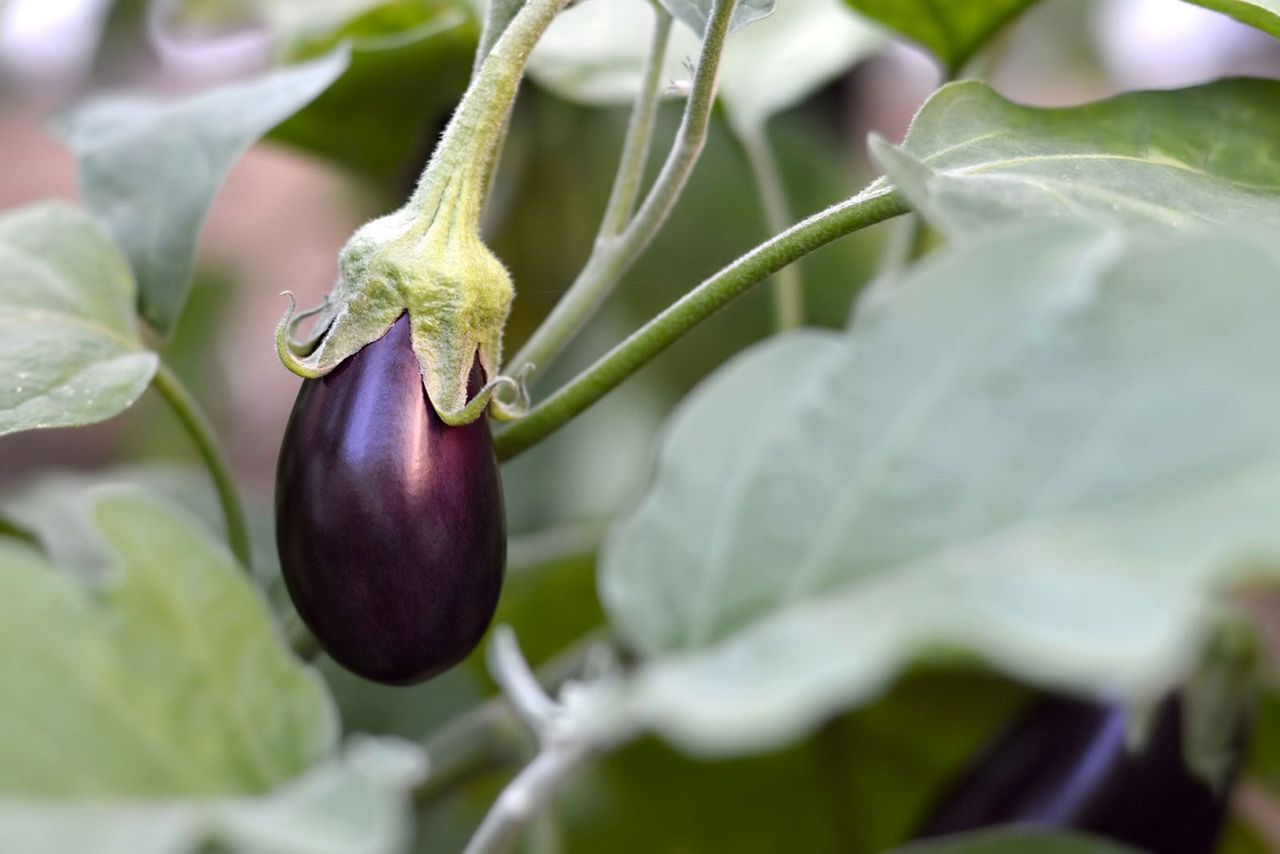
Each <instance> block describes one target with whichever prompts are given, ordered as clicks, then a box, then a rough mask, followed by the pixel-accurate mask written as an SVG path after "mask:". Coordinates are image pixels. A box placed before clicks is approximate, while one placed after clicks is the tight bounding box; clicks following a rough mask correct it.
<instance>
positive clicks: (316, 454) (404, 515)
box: [276, 315, 506, 685]
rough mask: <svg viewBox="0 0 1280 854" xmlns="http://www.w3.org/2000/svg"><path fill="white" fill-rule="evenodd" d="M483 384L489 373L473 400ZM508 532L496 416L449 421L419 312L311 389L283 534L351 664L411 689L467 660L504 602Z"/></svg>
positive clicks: (328, 645)
mask: <svg viewBox="0 0 1280 854" xmlns="http://www.w3.org/2000/svg"><path fill="white" fill-rule="evenodd" d="M484 380H485V377H484V373H483V370H482V369H481V368H480V366H479V364H478V363H477V364H476V366H475V367H474V368H473V369H472V374H471V378H470V384H471V393H473V394H474V393H475V392H476V391H477V390H478V389H479V388H480V386H482V385H483V384H484ZM505 524H506V523H505V518H504V511H503V503H502V482H501V480H500V478H499V474H498V461H497V458H496V457H495V456H494V452H493V443H492V438H491V436H490V433H489V425H488V423H487V420H486V419H485V417H484V416H481V418H480V419H479V420H477V421H474V422H472V423H470V424H467V425H465V426H462V427H450V426H447V425H446V424H445V423H444V422H443V421H441V420H440V417H439V416H438V415H437V414H436V411H435V409H434V408H433V407H432V405H431V401H430V400H429V399H428V397H427V393H426V389H425V388H424V386H423V382H422V375H421V373H420V368H419V365H418V359H417V356H416V355H415V353H414V351H413V348H412V346H411V343H410V335H409V318H408V315H402V316H401V317H400V319H399V320H397V321H396V323H395V325H393V326H392V327H391V329H390V330H389V331H388V332H387V333H386V334H385V335H384V336H383V337H382V338H380V339H379V340H377V341H374V342H373V343H371V344H368V345H366V346H365V347H364V348H363V349H361V350H360V351H359V352H357V353H356V354H355V355H354V356H352V357H350V358H349V359H347V360H346V361H344V362H343V363H342V364H340V365H339V366H338V367H337V368H335V369H334V370H333V371H332V372H331V373H329V374H327V375H325V376H324V377H321V378H319V379H311V380H306V381H304V383H303V385H302V389H301V391H300V392H299V393H298V399H297V402H296V403H295V404H294V407H293V414H292V415H291V416H290V418H289V426H288V428H287V429H286V431H285V436H284V443H283V445H282V447H281V449H280V461H279V465H278V469H277V478H276V538H277V546H278V548H279V553H280V565H281V568H282V570H283V574H284V580H285V584H286V585H287V587H288V589H289V595H290V596H291V597H292V598H293V602H294V605H296V606H297V609H298V614H299V615H300V616H301V617H302V619H303V621H304V622H305V623H306V624H307V626H309V627H310V629H311V631H312V632H313V633H314V634H315V636H316V638H317V639H318V640H319V642H320V645H321V646H322V647H323V648H324V650H325V651H326V652H327V653H328V654H329V655H330V656H332V657H333V659H334V660H335V661H337V662H338V663H339V664H341V665H343V666H344V667H346V668H347V669H349V670H351V671H353V672H355V673H357V674H359V675H361V676H363V677H365V678H367V679H372V680H375V681H378V682H385V683H388V684H393V685H404V684H410V683H413V682H420V681H422V680H424V679H428V678H430V677H431V676H433V675H435V674H437V673H440V672H441V671H443V670H445V669H447V668H449V667H451V666H453V665H454V664H457V663H458V662H459V661H461V660H462V659H463V658H465V657H466V656H467V654H468V653H470V652H471V651H472V650H473V649H474V648H475V647H476V645H477V644H478V643H479V642H480V638H481V637H482V636H483V635H484V633H485V630H486V629H487V628H488V626H489V622H490V620H492V618H493V612H494V608H495V607H496V606H497V602H498V593H499V590H500V588H501V586H502V576H503V571H504V567H505V563H506V530H505Z"/></svg>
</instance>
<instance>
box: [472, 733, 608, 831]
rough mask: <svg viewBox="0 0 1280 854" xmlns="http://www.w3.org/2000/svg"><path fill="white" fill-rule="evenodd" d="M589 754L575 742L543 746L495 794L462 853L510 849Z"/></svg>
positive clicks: (586, 748) (587, 750) (588, 750)
mask: <svg viewBox="0 0 1280 854" xmlns="http://www.w3.org/2000/svg"><path fill="white" fill-rule="evenodd" d="M592 755H593V751H592V750H591V748H590V747H588V746H587V745H585V744H581V743H578V742H563V743H553V744H551V745H548V746H547V747H545V748H543V749H542V751H540V752H539V753H538V755H537V756H535V757H534V759H533V761H532V762H530V763H529V764H528V765H526V766H525V767H524V768H522V769H521V770H520V773H519V774H517V775H516V776H515V779H514V780H512V781H511V782H510V783H508V784H507V787H506V788H505V789H503V790H502V793H501V794H500V795H498V800H497V801H495V802H494V804H493V807H492V808H490V810H489V813H488V815H486V816H485V817H484V821H482V822H481V823H480V827H479V828H478V829H477V830H476V832H475V835H474V836H472V837H471V841H470V842H468V843H467V847H466V849H465V851H464V854H505V852H508V851H510V850H512V848H514V847H515V844H516V842H518V841H519V839H520V835H521V834H522V833H523V831H524V829H525V828H526V827H527V826H528V824H529V822H530V821H532V820H533V819H535V818H537V817H538V816H539V815H541V814H542V812H543V810H545V809H546V808H547V806H548V804H550V802H551V799H552V798H553V797H554V796H555V795H556V794H557V793H558V792H559V791H560V789H561V788H562V787H563V786H564V784H565V783H566V782H567V781H568V780H569V778H570V777H572V776H573V773H574V772H575V771H577V770H578V769H579V768H580V767H581V766H582V765H583V764H584V763H585V762H586V761H587V760H588V759H590V758H591V756H592Z"/></svg>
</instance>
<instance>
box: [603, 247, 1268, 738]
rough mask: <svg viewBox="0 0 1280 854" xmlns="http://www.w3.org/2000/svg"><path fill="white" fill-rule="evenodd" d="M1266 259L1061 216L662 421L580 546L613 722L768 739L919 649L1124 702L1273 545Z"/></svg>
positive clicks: (677, 734)
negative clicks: (650, 457)
mask: <svg viewBox="0 0 1280 854" xmlns="http://www.w3.org/2000/svg"><path fill="white" fill-rule="evenodd" d="M1278 281H1280V261H1278V260H1277V258H1276V256H1275V255H1273V254H1271V253H1269V252H1267V251H1265V250H1264V249H1262V248H1259V247H1258V246H1257V245H1256V244H1254V243H1251V242H1249V241H1247V240H1244V239H1240V238H1227V237H1219V236H1196V237H1192V236H1186V235H1183V236H1179V237H1177V238H1171V237H1155V236H1151V235H1147V236H1138V237H1125V236H1122V235H1121V234H1119V233H1115V232H1105V231H1098V230H1094V229H1092V228H1087V227H1084V226H1069V225H1067V224H1063V223H1052V224H1049V225H1041V226H1037V227H1035V228H1031V229H1017V230H1015V231H1004V232H1000V233H998V234H995V235H992V236H989V237H987V238H985V239H982V240H978V241H974V242H970V243H965V244H961V245H959V246H957V247H956V248H954V249H952V250H948V251H945V252H943V253H941V254H939V255H938V256H936V258H934V259H932V260H931V261H929V262H926V263H925V264H924V265H923V266H922V267H921V268H920V269H919V270H918V271H917V272H915V273H914V274H912V275H909V276H907V277H905V278H904V279H902V280H900V281H897V282H894V283H890V284H886V285H884V286H882V287H881V288H879V289H878V290H876V291H873V292H872V293H871V294H869V295H868V297H867V298H865V299H864V305H863V308H862V311H861V312H860V313H859V315H858V318H857V320H856V321H855V323H854V325H853V327H852V329H851V330H850V331H849V333H848V334H847V335H835V334H819V333H813V332H810V333H804V334H796V335H790V336H786V337H782V338H778V339H775V340H773V341H771V342H769V343H767V344H765V345H764V346H761V347H758V348H756V349H755V350H753V351H750V352H749V353H748V354H747V355H745V356H743V357H741V358H739V359H738V360H736V361H735V362H734V363H733V364H732V365H731V366H730V367H728V368H727V369H725V370H723V371H722V372H721V373H720V374H718V375H717V376H716V377H715V378H714V379H713V380H712V381H710V382H709V383H707V384H706V385H705V386H704V387H703V388H702V389H701V390H700V391H699V392H698V393H696V394H695V395H694V397H693V398H691V399H690V400H689V402H687V403H686V404H685V405H684V407H683V409H682V411H681V412H680V414H679V416H678V417H677V418H676V419H675V420H674V422H673V423H672V424H671V425H670V428H669V432H668V434H667V437H666V441H665V442H664V444H663V447H662V451H661V456H660V462H659V467H658V472H657V476H656V480H655V483H654V485H653V487H652V488H651V490H650V491H649V493H648V495H647V496H646V497H645V499H644V501H643V502H642V503H641V504H640V506H639V507H638V509H637V510H636V511H635V512H634V514H633V515H632V516H631V517H630V518H629V519H628V520H626V521H625V523H624V524H622V525H621V527H619V528H618V529H617V530H616V531H615V532H614V535H613V537H612V538H611V540H610V541H609V543H608V544H607V548H606V550H605V553H604V555H603V556H602V566H601V577H600V586H601V594H602V597H603V599H604V602H605V605H606V608H607V610H608V612H609V614H610V617H611V619H612V620H613V622H614V624H615V626H616V628H617V629H618V630H619V632H620V633H621V634H622V636H623V637H624V638H625V639H627V640H628V641H629V643H630V644H631V645H632V646H633V647H634V648H635V649H636V651H637V652H638V653H639V654H640V655H641V656H642V657H643V659H644V660H645V661H644V664H643V665H642V666H641V667H640V668H639V669H638V671H637V672H636V674H635V676H634V678H633V679H632V680H631V682H630V683H629V684H628V686H627V687H626V688H625V689H624V692H625V693H626V694H627V695H628V696H627V699H626V700H625V701H624V705H625V706H628V707H629V714H631V715H632V716H633V717H632V720H633V722H634V723H638V724H639V725H641V726H649V727H654V728H657V729H658V730H660V731H661V732H663V733H665V734H666V735H667V736H669V737H671V738H673V739H676V740H677V741H679V742H680V743H681V744H683V745H685V746H686V747H688V748H689V749H692V750H697V751H703V752H734V751H742V750H753V749H761V748H762V747H764V746H767V745H771V744H777V743H781V742H785V741H787V740H790V739H792V738H794V737H795V736H797V735H798V734H800V733H802V732H804V731H806V730H808V729H809V728H811V727H812V726H814V725H815V724H816V723H817V722H818V721H820V720H822V719H823V718H824V717H826V716H827V715H829V714H830V713H831V712H832V711H834V710H836V709H839V708H843V707H847V706H850V705H855V704H859V703H863V702H866V701H867V700H869V699H870V698H872V697H874V696H876V695H877V694H878V693H880V692H881V691H882V690H883V689H884V687H885V686H886V685H887V684H889V683H890V682H891V681H892V680H893V679H894V678H895V677H896V676H897V674H898V673H899V672H900V670H901V669H902V667H903V666H904V665H905V664H907V663H908V662H910V661H911V660H913V659H916V658H918V657H920V656H923V655H928V654H929V653H930V652H932V651H935V650H938V649H940V648H942V649H956V650H961V651H964V652H965V653H968V654H972V655H975V656H978V657H980V658H982V659H984V660H986V661H987V662H989V663H990V664H992V665H993V666H995V667H997V668H998V669H1001V670H1003V671H1005V672H1007V673H1010V674H1012V675H1014V676H1016V677H1018V678H1021V679H1025V680H1029V681H1032V682H1035V683H1039V684H1043V685H1047V686H1052V687H1056V688H1060V689H1065V690H1071V691H1076V692H1081V693H1086V694H1094V695H1107V696H1119V697H1126V698H1129V699H1132V700H1134V701H1144V700H1150V699H1152V698H1154V697H1156V696H1158V695H1159V694H1160V693H1161V692H1163V691H1165V690H1167V688H1168V687H1169V685H1170V684H1171V683H1172V682H1173V681H1174V680H1176V679H1177V678H1179V677H1180V676H1181V675H1182V674H1183V673H1184V672H1185V670H1186V668H1187V667H1188V665H1189V662H1190V661H1191V659H1192V658H1193V657H1194V655H1195V654H1196V652H1197V650H1198V647H1199V644H1200V642H1201V638H1202V635H1203V632H1204V631H1205V630H1206V628H1207V623H1206V621H1207V620H1208V618H1209V615H1210V612H1211V611H1212V608H1213V607H1214V606H1215V605H1216V604H1217V600H1216V598H1215V597H1214V596H1213V595H1212V593H1213V591H1215V590H1216V589H1217V588H1218V587H1219V586H1220V585H1222V584H1224V583H1226V581H1227V580H1229V579H1230V578H1232V577H1233V576H1234V574H1236V573H1238V572H1239V571H1241V570H1242V568H1253V569H1258V570H1262V569H1266V570H1271V569H1273V568H1274V567H1275V566H1277V565H1278V564H1280V560H1278V559H1280V528H1278V527H1277V526H1276V525H1275V524H1274V519H1275V517H1276V514H1277V513H1280V453H1278V452H1277V451H1278V449H1277V446H1276V445H1277V436H1280V382H1277V376H1276V368H1275V365H1276V364H1277V363H1280V336H1276V335H1275V326H1276V323H1277V322H1278V321H1280V288H1277V287H1276V283H1277V282H1278Z"/></svg>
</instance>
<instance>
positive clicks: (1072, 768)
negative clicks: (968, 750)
mask: <svg viewBox="0 0 1280 854" xmlns="http://www.w3.org/2000/svg"><path fill="white" fill-rule="evenodd" d="M1126 725H1127V721H1126V711H1125V709H1124V708H1123V707H1122V706H1118V705H1099V704H1094V703H1087V702H1080V701H1076V700H1072V699H1067V698H1059V697H1051V698H1048V699H1045V700H1041V701H1039V702H1038V703H1036V704H1035V705H1033V706H1032V708H1031V709H1030V710H1029V711H1028V713H1027V714H1025V715H1024V716H1023V717H1021V718H1020V719H1018V720H1017V721H1016V722H1015V723H1014V724H1013V725H1012V726H1011V727H1010V728H1009V729H1007V730H1005V731H1004V732H1003V733H1001V734H1000V735H999V736H998V737H997V738H996V740H995V741H994V742H993V743H992V744H991V745H989V746H988V747H987V748H986V749H985V750H984V751H983V752H982V754H981V755H980V756H979V758H978V759H977V761H976V762H975V763H974V764H973V765H972V766H971V767H970V769H969V770H968V771H966V772H965V773H964V774H962V775H961V777H960V779H959V780H958V781H956V783H955V784H954V786H952V787H951V789H950V790H949V791H947V792H945V793H944V795H943V797H942V799H941V805H940V806H939V807H938V808H936V809H935V810H934V811H933V813H932V814H931V815H930V816H929V818H928V819H927V820H926V822H925V823H924V826H923V828H922V830H921V833H920V836H925V837H929V836H942V835H947V834H952V833H961V832H964V831H971V830H977V829H979V828H983V827H989V826H992V825H1000V824H1021V825H1031V826H1038V827H1044V828H1054V829H1061V830H1077V831H1082V832H1085V833H1092V834H1096V835H1099V836H1105V837H1109V838H1111V839H1112V840H1115V841H1116V842H1120V843H1122V844H1125V845H1129V846H1132V847H1136V848H1138V849H1141V850H1144V851H1154V852H1157V854H1209V852H1212V851H1213V850H1214V847H1215V845H1216V843H1217V839H1218V836H1219V834H1220V833H1221V831H1222V826H1223V822H1224V820H1225V817H1226V810H1227V802H1228V795H1229V791H1230V786H1229V785H1226V786H1223V787H1222V790H1220V791H1215V789H1214V788H1212V787H1211V786H1209V785H1207V784H1206V783H1205V782H1203V781H1202V780H1200V779H1199V778H1198V777H1195V776H1193V775H1192V774H1191V773H1190V772H1189V771H1188V770H1187V768H1186V767H1185V765H1184V763H1183V759H1182V755H1183V754H1182V745H1183V739H1182V712H1181V708H1180V703H1179V701H1178V700H1177V699H1176V698H1169V699H1166V700H1164V701H1163V702H1162V703H1161V705H1160V706H1159V707H1158V709H1157V712H1156V716H1155V718H1154V720H1153V721H1152V726H1151V731H1150V732H1149V733H1148V739H1147V741H1146V743H1145V744H1143V746H1142V747H1141V748H1140V749H1139V750H1137V751H1131V750H1129V749H1128V747H1127V746H1126V741H1125V738H1126ZM1242 731H1243V727H1241V732H1242ZM1237 741H1239V739H1237ZM1235 755H1236V756H1237V757H1238V756H1239V754H1235ZM1233 775H1234V771H1233Z"/></svg>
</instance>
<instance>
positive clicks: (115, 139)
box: [54, 50, 347, 333]
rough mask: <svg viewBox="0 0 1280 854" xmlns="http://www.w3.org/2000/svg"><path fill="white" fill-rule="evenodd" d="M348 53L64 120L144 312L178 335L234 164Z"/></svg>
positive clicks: (89, 192) (105, 101)
mask: <svg viewBox="0 0 1280 854" xmlns="http://www.w3.org/2000/svg"><path fill="white" fill-rule="evenodd" d="M346 67H347V52H346V51H345V50H339V51H336V52H334V53H332V54H330V55H329V56H326V57H323V58H321V59H318V60H315V61H314V62H310V63H306V64H303V65H298V66H295V67H291V68H285V69H282V70H279V71H273V72H270V73H268V74H266V75H263V76H262V77H259V78H256V79H253V80H247V81H241V82H237V83H231V84H228V85H225V86H220V87H218V88H216V89H211V90H209V91H207V92H201V93H199V94H197V95H193V96H191V97H188V98H182V99H179V100H177V101H160V100H156V99H153V98H150V97H143V96H138V95H118V96H108V97H103V98H100V99H98V100H94V101H91V102H89V103H88V104H85V105H84V106H82V107H80V108H78V109H76V110H73V111H72V112H70V113H68V114H66V115H64V116H62V117H60V118H59V119H58V120H57V121H56V122H55V123H54V129H55V131H56V132H57V133H58V134H59V135H60V136H61V137H62V138H63V139H64V140H65V141H66V142H67V145H68V146H69V147H70V148H71V150H72V152H74V153H75V155H76V166H77V173H78V177H79V183H80V192H81V194H82V195H83V196H84V200H85V204H86V205H87V206H88V208H89V209H90V210H91V211H93V213H94V214H95V215H96V216H97V217H98V218H99V219H100V220H101V221H102V223H103V224H104V225H105V226H106V228H107V230H108V231H110V232H111V234H112V236H113V237H115V239H116V241H117V242H118V243H119V244H120V245H121V246H122V247H123V248H124V250H125V254H126V255H127V256H128V258H129V262H130V264H132V266H133V271H134V273H135V274H136V276H137V279H138V307H139V310H140V313H141V314H142V316H143V318H145V319H146V321H147V322H148V323H150V324H151V325H152V326H153V327H155V329H156V330H158V331H160V332H162V333H164V332H169V331H170V330H171V329H172V328H173V325H174V324H175V323H176V322H177V319H178V315H179V314H180V313H181V311H182V307H183V305H184V304H185V303H186V299H187V293H188V291H189V290H190V288H191V271H192V267H193V265H194V262H195V251H196V240H197V238H198V236H199V233H200V226H201V225H202V224H203V223H204V219H205V216H206V214H208V212H209V206H210V205H211V204H212V202H213V197H214V195H215V194H216V193H217V192H218V189H219V187H221V186H222V182H223V180H224V179H225V178H226V176H227V173H228V172H229V171H230V170H231V166H232V164H234V163H235V161H236V160H238V159H239V158H240V156H241V155H242V154H244V153H245V151H247V150H248V149H249V147H250V146H251V145H253V143H255V142H257V141H258V139H259V138H260V137H261V136H262V135H263V134H265V133H266V132H267V131H268V130H270V129H271V128H273V127H275V126H276V125H278V124H279V123H280V122H282V121H283V120H284V119H286V118H288V117H289V116H290V115H292V114H293V113H295V112H297V110H298V109H300V108H301V107H302V106H303V105H304V104H306V103H307V102H308V101H310V100H311V99H313V98H315V97H316V96H317V95H318V94H320V93H321V92H323V91H324V90H325V88H327V87H328V85H329V84H330V83H332V82H333V81H334V80H336V79H337V77H338V75H340V74H342V72H343V70H344V69H345V68H346Z"/></svg>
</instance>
